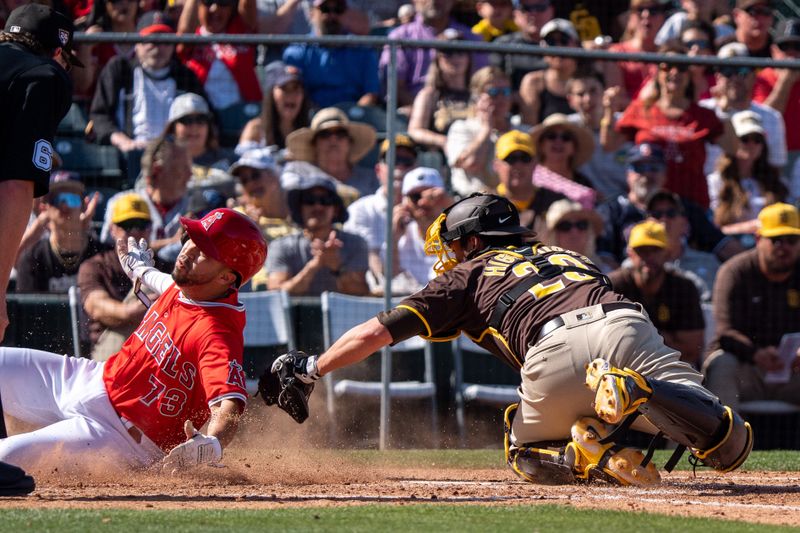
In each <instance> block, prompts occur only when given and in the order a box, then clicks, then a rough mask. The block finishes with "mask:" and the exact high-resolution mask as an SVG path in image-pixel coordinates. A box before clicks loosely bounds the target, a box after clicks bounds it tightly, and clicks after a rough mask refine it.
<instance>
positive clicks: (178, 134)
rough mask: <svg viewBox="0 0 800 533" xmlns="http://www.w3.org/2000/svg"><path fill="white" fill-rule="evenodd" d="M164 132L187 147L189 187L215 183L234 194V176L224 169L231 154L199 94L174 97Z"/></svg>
mask: <svg viewBox="0 0 800 533" xmlns="http://www.w3.org/2000/svg"><path fill="white" fill-rule="evenodd" d="M163 135H164V136H170V135H172V136H174V137H175V140H176V142H178V143H179V144H182V145H184V146H186V149H187V150H188V151H189V155H190V156H191V158H192V179H191V181H190V182H189V188H190V189H196V188H201V187H214V188H217V189H219V190H220V191H221V192H224V193H226V194H227V195H228V196H233V179H232V178H231V177H230V176H229V175H228V174H227V172H226V171H227V170H228V167H229V166H230V164H231V162H230V157H229V154H228V152H227V151H226V150H223V149H221V148H220V146H219V139H218V134H217V127H216V125H215V124H214V116H213V115H212V114H211V110H210V109H209V107H208V104H207V103H206V101H205V100H204V99H203V97H202V96H200V95H197V94H193V93H186V94H182V95H180V96H178V97H177V98H175V100H173V102H172V105H171V106H170V107H169V121H168V122H167V126H166V128H165V129H164V134H163ZM137 188H138V186H137Z"/></svg>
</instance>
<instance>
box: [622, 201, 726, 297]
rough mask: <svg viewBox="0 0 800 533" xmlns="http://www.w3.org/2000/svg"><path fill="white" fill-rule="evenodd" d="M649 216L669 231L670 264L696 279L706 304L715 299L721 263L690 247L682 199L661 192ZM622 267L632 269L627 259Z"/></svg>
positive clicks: (712, 256) (695, 282) (707, 254)
mask: <svg viewBox="0 0 800 533" xmlns="http://www.w3.org/2000/svg"><path fill="white" fill-rule="evenodd" d="M647 217H648V218H651V219H653V220H657V221H659V222H661V223H662V224H664V228H665V229H666V231H667V265H668V266H670V267H672V268H673V269H675V270H680V271H681V273H682V274H683V275H684V276H686V277H687V278H689V279H690V280H692V281H693V282H694V284H695V286H696V287H697V291H698V292H699V293H700V298H701V300H702V301H704V302H708V301H710V300H711V291H712V290H713V289H714V278H715V277H716V275H717V269H718V268H719V265H720V262H719V260H718V259H717V258H716V257H715V256H714V255H713V254H710V253H708V252H702V251H700V250H696V249H694V248H692V247H691V246H689V243H688V239H689V232H690V229H691V228H690V226H689V219H688V218H686V210H685V209H684V207H683V202H682V201H681V199H680V197H679V196H678V195H677V194H675V193H672V192H669V191H659V192H657V193H655V194H654V195H653V197H652V198H651V199H650V201H649V202H647ZM622 266H629V265H628V260H627V259H626V260H625V261H624V262H623V264H622Z"/></svg>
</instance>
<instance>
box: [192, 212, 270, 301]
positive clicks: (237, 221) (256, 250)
mask: <svg viewBox="0 0 800 533" xmlns="http://www.w3.org/2000/svg"><path fill="white" fill-rule="evenodd" d="M181 224H182V225H183V228H184V229H185V230H186V233H187V234H188V235H189V238H190V239H192V242H194V243H195V245H196V246H197V247H198V248H200V251H201V252H203V253H204V254H206V255H207V256H208V257H211V258H212V259H216V260H217V261H219V262H221V263H222V264H224V265H225V266H227V267H228V268H230V269H231V270H233V271H234V272H236V273H237V274H239V276H241V278H242V279H241V282H240V283H239V285H243V284H244V283H247V281H248V280H249V279H250V278H252V277H253V276H254V275H255V274H256V272H258V271H259V270H261V267H263V266H264V262H265V261H266V260H267V241H265V240H264V236H263V235H262V234H261V230H260V229H259V228H258V226H257V225H256V223H255V222H253V220H252V219H250V218H249V217H247V216H246V215H243V214H241V213H238V212H236V211H234V210H233V209H214V210H213V211H211V212H210V213H208V214H207V215H206V216H205V217H203V218H202V219H201V220H193V219H191V218H186V217H181Z"/></svg>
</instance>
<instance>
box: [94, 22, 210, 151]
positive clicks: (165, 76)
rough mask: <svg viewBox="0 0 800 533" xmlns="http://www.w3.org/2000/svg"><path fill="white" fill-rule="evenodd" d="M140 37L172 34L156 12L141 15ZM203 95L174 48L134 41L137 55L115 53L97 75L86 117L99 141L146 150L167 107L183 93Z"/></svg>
mask: <svg viewBox="0 0 800 533" xmlns="http://www.w3.org/2000/svg"><path fill="white" fill-rule="evenodd" d="M136 29H137V30H138V32H139V35H142V36H145V35H153V34H157V33H174V32H175V30H174V29H173V27H172V22H171V21H169V20H168V19H166V18H165V17H164V15H162V14H161V13H160V12H158V11H150V12H148V13H145V14H144V15H142V17H141V19H139V23H138V24H137V25H136ZM186 92H190V93H198V94H203V88H202V86H201V85H200V82H199V81H198V80H197V77H196V76H195V75H194V73H193V72H192V71H191V70H189V69H188V68H186V67H185V66H184V65H183V64H182V63H180V62H179V61H178V60H177V58H176V57H175V45H172V44H153V43H137V44H136V46H135V56H134V57H133V58H128V57H127V56H125V55H119V56H116V57H114V58H112V59H111V61H109V62H108V64H107V65H106V66H105V68H104V69H103V70H102V71H101V72H100V77H99V79H98V83H97V89H96V90H95V93H94V99H93V100H92V107H91V110H90V112H89V118H90V119H91V120H92V124H93V129H92V131H93V134H94V136H95V139H96V141H97V142H99V143H102V144H109V143H110V144H112V145H113V146H116V147H117V148H118V149H119V150H121V151H123V152H130V151H132V150H144V149H145V148H146V147H147V143H148V142H150V141H152V140H153V139H155V138H156V137H158V136H159V135H160V134H161V132H162V131H164V127H165V126H166V124H167V120H168V117H169V109H170V105H171V104H172V102H173V100H174V99H175V97H176V96H178V95H179V94H181V93H186Z"/></svg>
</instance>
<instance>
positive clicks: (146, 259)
mask: <svg viewBox="0 0 800 533" xmlns="http://www.w3.org/2000/svg"><path fill="white" fill-rule="evenodd" d="M153 255H154V254H153V250H151V249H150V248H149V247H148V246H147V241H146V240H144V239H140V240H139V242H138V243H137V242H136V239H134V238H133V237H128V241H127V242H125V239H117V257H119V263H120V265H122V270H124V271H125V274H126V275H127V276H128V277H129V278H130V279H131V281H135V280H137V279H141V278H142V276H143V275H144V273H145V272H147V271H148V270H149V269H151V268H153V267H154V265H155V261H154V260H153Z"/></svg>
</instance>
